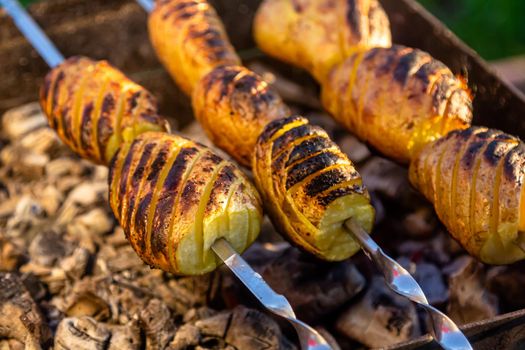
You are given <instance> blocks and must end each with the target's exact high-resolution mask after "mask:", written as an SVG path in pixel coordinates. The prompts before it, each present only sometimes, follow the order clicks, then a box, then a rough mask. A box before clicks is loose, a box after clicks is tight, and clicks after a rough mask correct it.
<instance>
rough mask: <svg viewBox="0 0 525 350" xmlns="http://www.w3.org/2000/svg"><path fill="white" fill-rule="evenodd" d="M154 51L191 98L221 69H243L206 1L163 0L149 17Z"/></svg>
mask: <svg viewBox="0 0 525 350" xmlns="http://www.w3.org/2000/svg"><path fill="white" fill-rule="evenodd" d="M148 27H149V34H150V39H151V42H152V44H153V48H154V49H155V51H156V52H157V55H158V57H159V59H160V60H161V62H162V63H163V65H164V66H165V67H166V69H167V70H168V72H169V73H170V74H171V76H172V77H173V79H174V80H175V81H176V82H177V84H178V85H179V86H180V87H181V89H182V90H183V91H184V92H185V93H186V94H188V95H191V92H192V91H193V88H194V87H195V85H196V84H197V83H198V81H199V80H200V79H201V78H202V77H204V76H205V75H206V74H208V73H209V72H210V71H211V70H212V69H214V68H215V67H218V66H220V65H225V64H230V65H239V64H240V63H241V60H240V59H239V57H238V56H237V54H236V53H235V50H234V48H233V46H232V45H231V44H230V43H229V41H228V37H227V36H226V32H225V30H224V27H223V25H222V23H221V21H220V20H219V18H218V16H217V13H216V12H215V10H214V9H213V8H212V7H211V6H210V5H209V4H208V2H206V1H205V0H159V1H157V3H156V6H155V8H154V10H153V11H152V12H151V14H150V16H149V22H148Z"/></svg>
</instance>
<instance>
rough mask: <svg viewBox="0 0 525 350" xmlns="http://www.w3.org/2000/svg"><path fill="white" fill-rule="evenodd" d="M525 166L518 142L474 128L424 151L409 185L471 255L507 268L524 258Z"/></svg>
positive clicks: (413, 166)
mask: <svg viewBox="0 0 525 350" xmlns="http://www.w3.org/2000/svg"><path fill="white" fill-rule="evenodd" d="M523 165H525V147H524V144H523V143H522V142H521V141H520V140H519V139H517V138H515V137H512V136H510V135H507V134H504V133H502V132H500V131H497V130H489V129H486V128H475V127H472V128H469V129H466V130H462V131H454V132H451V133H450V134H448V135H447V136H445V137H444V138H442V139H440V140H438V141H436V142H434V143H431V144H429V145H427V146H425V147H424V148H423V149H422V151H421V152H420V153H419V154H418V156H417V157H416V158H415V159H414V160H413V161H412V163H411V165H410V180H411V182H412V184H413V185H414V186H415V187H416V188H418V189H419V190H420V191H421V192H423V193H424V194H425V196H426V197H427V198H428V199H429V200H430V201H431V202H432V203H433V204H434V207H435V209H436V212H437V214H438V216H439V218H440V219H441V220H442V221H443V223H444V224H445V226H446V227H447V229H448V230H449V231H450V233H451V234H452V236H453V237H454V238H455V239H456V240H458V242H460V243H461V245H462V246H463V247H464V248H465V249H466V250H467V251H468V252H469V253H470V254H472V255H473V256H475V257H478V258H479V259H480V260H482V261H484V262H486V263H492V264H504V263H511V262H514V261H516V260H520V259H523V258H525V253H524V252H523V250H521V248H519V246H520V245H521V244H522V242H523V237H522V234H521V232H522V230H523V227H520V220H522V219H523V216H522V213H523V209H522V207H523V205H525V203H523V202H521V194H522V191H523V180H524V177H525V169H524V168H523Z"/></svg>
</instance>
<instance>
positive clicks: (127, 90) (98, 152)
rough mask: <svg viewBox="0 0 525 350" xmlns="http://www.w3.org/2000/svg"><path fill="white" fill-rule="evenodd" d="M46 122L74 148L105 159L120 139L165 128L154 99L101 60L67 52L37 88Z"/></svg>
mask: <svg viewBox="0 0 525 350" xmlns="http://www.w3.org/2000/svg"><path fill="white" fill-rule="evenodd" d="M40 105H41V106H42V109H43V111H44V113H45V114H46V116H47V118H48V121H49V124H50V126H51V127H52V128H53V129H55V130H56V131H57V133H58V135H59V137H60V139H61V140H62V141H63V142H64V143H65V144H66V145H68V146H69V147H70V148H71V149H72V150H73V151H74V152H75V153H77V154H78V155H80V156H81V157H83V158H86V159H89V160H91V161H93V162H95V163H98V164H107V163H108V162H109V161H110V160H111V158H112V156H113V154H115V152H116V151H117V149H118V147H119V146H120V144H121V143H123V142H130V141H131V140H133V139H134V138H135V137H136V136H137V135H139V134H141V133H143V132H146V131H166V130H167V129H168V124H167V123H166V121H165V120H164V119H163V118H161V117H159V116H158V114H157V107H156V102H155V98H154V97H153V96H152V95H151V94H150V93H149V92H148V91H146V90H145V89H144V88H143V87H141V86H140V85H137V84H135V83H134V82H132V81H131V80H129V79H128V78H127V77H126V76H125V75H124V74H123V73H122V72H120V71H119V70H118V69H116V68H114V67H112V66H111V65H110V64H109V63H108V62H106V61H93V60H91V59H89V58H85V57H72V58H70V59H68V60H66V61H64V62H63V63H62V64H60V65H59V66H57V67H55V68H53V69H52V70H51V71H50V72H49V73H48V74H47V76H46V78H45V80H44V85H43V87H42V89H41V90H40Z"/></svg>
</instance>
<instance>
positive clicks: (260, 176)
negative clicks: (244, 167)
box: [253, 117, 374, 260]
mask: <svg viewBox="0 0 525 350" xmlns="http://www.w3.org/2000/svg"><path fill="white" fill-rule="evenodd" d="M253 172H254V178H255V183H256V185H257V187H258V189H259V191H260V193H261V196H262V198H263V200H264V203H265V206H266V209H267V212H268V215H269V216H270V218H271V219H272V220H273V222H274V223H276V224H277V225H276V227H277V228H278V230H279V231H280V232H281V233H282V234H283V235H284V236H285V237H286V238H288V239H289V240H290V241H292V242H294V243H295V244H296V245H298V246H299V247H301V248H303V249H304V250H306V251H308V252H310V253H312V254H315V255H317V256H318V257H320V258H322V259H327V260H342V259H345V258H348V257H349V256H351V255H353V254H354V253H355V252H356V250H357V249H358V247H359V245H358V244H357V243H356V242H355V241H353V238H352V237H351V235H350V233H348V232H345V231H344V229H343V228H342V225H343V223H344V221H345V220H346V219H349V218H350V217H355V218H356V219H357V220H358V221H359V222H360V223H361V224H362V225H363V227H365V228H366V229H367V230H370V229H371V226H372V222H373V217H374V209H373V208H372V206H371V205H370V203H369V197H368V193H367V191H366V189H365V187H364V186H363V184H362V181H361V177H360V175H359V174H358V173H357V171H356V170H355V168H354V166H353V164H352V163H351V162H350V160H349V159H348V158H347V157H346V155H344V154H343V153H342V152H341V150H340V149H339V148H338V147H337V145H336V144H335V143H333V142H332V141H331V140H330V139H329V137H328V135H327V134H326V132H324V131H323V130H322V129H321V128H319V127H316V126H312V125H310V124H308V121H307V120H306V119H304V118H302V117H290V118H287V119H282V120H277V121H274V122H272V123H270V124H269V125H268V126H267V127H266V128H265V130H264V132H263V133H262V134H261V136H260V137H259V140H258V143H257V148H256V153H255V157H254V159H253ZM339 203H344V204H343V205H341V207H337V208H336V209H335V210H334V209H333V207H334V205H335V206H337V205H338V204H339ZM334 211H335V212H337V214H336V215H338V216H337V217H335V216H333V215H334V214H333V213H334ZM345 211H347V212H345Z"/></svg>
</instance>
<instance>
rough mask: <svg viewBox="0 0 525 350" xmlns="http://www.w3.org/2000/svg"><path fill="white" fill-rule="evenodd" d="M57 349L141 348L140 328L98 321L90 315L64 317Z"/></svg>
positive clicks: (57, 340)
mask: <svg viewBox="0 0 525 350" xmlns="http://www.w3.org/2000/svg"><path fill="white" fill-rule="evenodd" d="M54 349H55V350H69V349H71V350H76V349H79V350H80V349H82V350H99V349H107V350H117V349H129V350H135V349H136V350H138V349H141V338H140V329H139V328H138V327H137V326H136V324H133V323H131V324H129V325H125V326H124V325H123V326H115V325H109V324H105V323H102V322H97V321H96V320H94V319H93V318H90V317H88V316H82V317H78V318H77V317H68V318H64V319H63V320H62V322H60V324H59V325H58V329H57V332H56V336H55V346H54Z"/></svg>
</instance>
